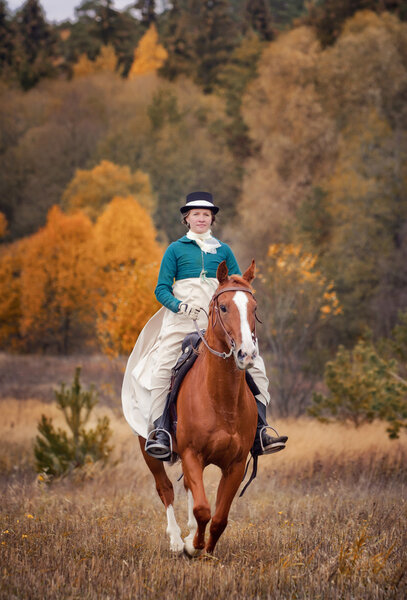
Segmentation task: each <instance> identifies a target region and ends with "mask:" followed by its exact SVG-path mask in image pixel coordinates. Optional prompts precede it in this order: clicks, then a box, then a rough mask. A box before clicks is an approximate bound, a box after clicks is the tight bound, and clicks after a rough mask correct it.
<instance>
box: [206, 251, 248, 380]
mask: <svg viewBox="0 0 407 600" xmlns="http://www.w3.org/2000/svg"><path fill="white" fill-rule="evenodd" d="M254 272H255V262H254V260H252V263H251V265H250V267H249V268H248V269H247V270H246V271H245V273H243V275H242V276H241V277H240V276H239V275H231V276H229V273H228V268H227V266H226V262H225V261H223V262H221V263H220V265H219V266H218V270H217V273H216V276H217V278H218V281H219V287H218V289H217V290H216V292H215V294H214V296H213V298H212V302H211V313H212V319H211V320H212V324H213V327H214V328H215V327H216V331H217V333H218V336H223V338H224V341H225V343H226V345H227V346H229V348H231V349H233V356H234V358H235V362H236V365H237V367H238V368H239V369H241V370H243V369H248V368H250V367H252V366H253V363H254V360H255V358H256V356H257V353H258V349H257V339H256V307H257V302H256V299H255V297H254V295H253V289H252V287H251V285H250V284H251V282H252V281H253V279H254Z"/></svg>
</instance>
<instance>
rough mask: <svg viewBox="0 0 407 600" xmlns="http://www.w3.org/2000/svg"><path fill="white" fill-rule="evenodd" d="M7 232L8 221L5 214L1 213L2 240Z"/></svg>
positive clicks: (0, 229)
mask: <svg viewBox="0 0 407 600" xmlns="http://www.w3.org/2000/svg"><path fill="white" fill-rule="evenodd" d="M6 232H7V219H6V216H5V214H3V213H2V212H0V238H2V237H4V236H5V235H6Z"/></svg>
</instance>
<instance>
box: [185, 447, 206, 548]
mask: <svg viewBox="0 0 407 600" xmlns="http://www.w3.org/2000/svg"><path fill="white" fill-rule="evenodd" d="M182 468H183V471H184V479H185V489H186V490H187V493H188V526H189V529H190V533H189V535H188V536H187V537H186V538H185V539H184V542H185V547H184V549H185V552H186V553H187V554H189V556H197V555H198V554H199V553H200V551H201V550H202V549H203V548H204V547H205V529H206V526H207V524H208V522H209V521H210V519H211V509H210V506H209V502H208V500H207V498H206V494H205V489H204V484H203V467H202V464H201V463H200V461H199V460H198V459H197V457H196V456H195V455H194V454H193V453H192V452H191V451H190V450H187V451H186V452H185V454H184V456H183V457H182Z"/></svg>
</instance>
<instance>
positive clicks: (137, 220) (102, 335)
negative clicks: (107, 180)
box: [94, 196, 162, 354]
mask: <svg viewBox="0 0 407 600" xmlns="http://www.w3.org/2000/svg"><path fill="white" fill-rule="evenodd" d="M155 234H156V232H155V229H154V226H153V223H152V221H151V218H150V216H149V214H148V213H147V211H146V210H145V209H144V208H143V207H141V206H140V205H139V204H138V203H137V202H135V200H134V199H133V198H132V197H131V196H129V197H127V198H120V197H117V198H114V199H113V201H112V202H111V203H110V204H109V206H108V207H107V208H106V209H105V211H104V213H103V214H102V215H101V216H100V217H99V219H98V221H97V223H96V225H95V242H94V244H95V257H96V260H97V264H98V280H99V286H100V290H101V293H102V297H101V302H100V305H99V309H98V318H97V333H98V337H99V341H100V343H101V345H102V349H103V351H104V352H107V353H110V354H117V353H128V352H129V351H130V350H131V349H132V347H133V345H134V342H135V340H136V339H137V336H138V334H139V333H140V331H141V329H142V327H143V326H144V324H145V322H146V321H147V320H148V318H149V317H150V316H151V315H152V314H153V313H154V312H155V311H156V310H157V309H158V308H159V305H158V303H157V301H156V300H155V297H154V294H153V291H154V288H155V284H156V280H157V275H158V269H159V265H160V261H161V257H162V251H161V249H160V247H159V245H158V244H157V242H156V241H155Z"/></svg>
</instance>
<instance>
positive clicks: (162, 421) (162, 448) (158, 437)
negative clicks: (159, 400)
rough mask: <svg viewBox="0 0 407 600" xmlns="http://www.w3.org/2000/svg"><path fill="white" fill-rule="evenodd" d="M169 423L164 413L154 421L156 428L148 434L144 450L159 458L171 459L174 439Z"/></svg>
mask: <svg viewBox="0 0 407 600" xmlns="http://www.w3.org/2000/svg"><path fill="white" fill-rule="evenodd" d="M168 430H169V423H167V422H166V418H165V412H164V414H163V415H162V416H161V417H160V418H159V419H157V420H156V421H154V429H153V430H152V431H151V432H150V433H149V434H148V437H147V440H146V445H145V446H144V450H145V451H146V452H147V454H149V456H152V457H153V458H158V460H171V457H172V440H171V434H170V433H169V431H168Z"/></svg>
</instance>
